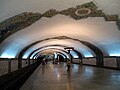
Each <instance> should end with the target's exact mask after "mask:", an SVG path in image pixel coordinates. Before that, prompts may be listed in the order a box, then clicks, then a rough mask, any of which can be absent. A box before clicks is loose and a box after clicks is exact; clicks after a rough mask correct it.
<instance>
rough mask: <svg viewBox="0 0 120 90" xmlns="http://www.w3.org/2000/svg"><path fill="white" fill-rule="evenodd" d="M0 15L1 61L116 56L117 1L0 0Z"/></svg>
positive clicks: (118, 32) (119, 46)
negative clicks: (56, 55)
mask: <svg viewBox="0 0 120 90" xmlns="http://www.w3.org/2000/svg"><path fill="white" fill-rule="evenodd" d="M0 12H1V14H0V22H1V23H0V42H1V43H0V57H1V58H18V57H19V55H20V54H22V56H23V57H24V58H27V57H29V55H31V53H32V54H33V55H35V54H36V53H38V52H41V53H42V52H43V53H45V52H50V51H51V52H61V53H63V54H64V55H66V56H67V54H66V52H65V50H64V48H65V47H74V49H75V51H76V52H77V53H76V52H75V51H72V52H71V55H73V57H74V58H76V57H77V56H78V55H81V56H82V57H96V55H98V54H101V55H103V56H120V41H119V40H120V0H31V1H30V0H11V1H9V0H1V1H0ZM33 52H34V53H33ZM51 52H50V53H51Z"/></svg>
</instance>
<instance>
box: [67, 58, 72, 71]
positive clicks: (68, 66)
mask: <svg viewBox="0 0 120 90" xmlns="http://www.w3.org/2000/svg"><path fill="white" fill-rule="evenodd" d="M70 68H71V61H70V60H68V61H67V71H70Z"/></svg>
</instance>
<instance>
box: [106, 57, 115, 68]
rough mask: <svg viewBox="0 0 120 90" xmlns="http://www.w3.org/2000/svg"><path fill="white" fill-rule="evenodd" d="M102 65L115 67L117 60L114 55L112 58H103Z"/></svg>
mask: <svg viewBox="0 0 120 90" xmlns="http://www.w3.org/2000/svg"><path fill="white" fill-rule="evenodd" d="M104 66H107V67H116V68H117V60H116V57H114V58H110V57H108V58H104Z"/></svg>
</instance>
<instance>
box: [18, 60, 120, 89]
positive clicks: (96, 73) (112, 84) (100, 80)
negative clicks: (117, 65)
mask: <svg viewBox="0 0 120 90" xmlns="http://www.w3.org/2000/svg"><path fill="white" fill-rule="evenodd" d="M20 90H120V71H117V70H110V69H103V68H96V67H91V66H79V65H76V64H73V65H72V68H71V71H70V72H67V70H66V63H60V64H52V62H49V63H48V64H47V65H40V66H39V67H38V68H37V69H36V71H35V72H34V73H33V74H32V75H31V77H30V78H29V79H28V80H27V81H26V82H25V84H24V85H23V86H22V87H21V89H20Z"/></svg>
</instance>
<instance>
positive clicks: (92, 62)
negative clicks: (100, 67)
mask: <svg viewBox="0 0 120 90" xmlns="http://www.w3.org/2000/svg"><path fill="white" fill-rule="evenodd" d="M82 62H83V64H88V65H96V58H84V59H83V60H82Z"/></svg>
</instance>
